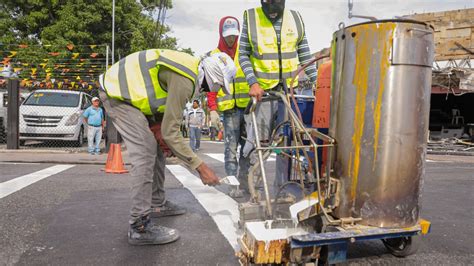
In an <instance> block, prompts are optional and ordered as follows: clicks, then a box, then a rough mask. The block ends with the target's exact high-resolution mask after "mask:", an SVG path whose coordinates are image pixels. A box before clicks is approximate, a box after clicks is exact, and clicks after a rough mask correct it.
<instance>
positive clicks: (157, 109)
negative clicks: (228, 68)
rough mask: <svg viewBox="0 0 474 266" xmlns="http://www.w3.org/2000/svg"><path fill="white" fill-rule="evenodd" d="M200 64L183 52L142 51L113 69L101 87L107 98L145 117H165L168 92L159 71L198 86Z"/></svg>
mask: <svg viewBox="0 0 474 266" xmlns="http://www.w3.org/2000/svg"><path fill="white" fill-rule="evenodd" d="M199 62H200V60H199V58H196V57H193V56H191V55H189V54H187V53H183V52H177V51H172V50H165V49H150V50H145V51H140V52H136V53H133V54H130V55H128V56H127V57H125V58H122V59H121V60H120V61H119V62H117V63H115V64H114V65H112V66H111V67H110V68H109V69H108V70H107V71H106V72H105V74H104V75H103V81H102V84H103V87H104V90H105V91H106V92H107V95H109V96H110V97H112V98H115V99H118V100H120V101H124V102H128V103H130V104H131V105H133V106H134V107H136V108H138V109H140V111H142V112H143V113H144V114H145V115H152V114H156V113H164V111H165V108H166V97H167V96H168V92H167V91H166V88H162V87H161V86H160V82H159V81H158V72H159V71H160V67H161V66H165V67H168V68H169V69H171V70H173V71H175V72H176V73H178V74H180V75H183V76H185V77H187V78H189V79H190V80H191V81H192V82H193V84H194V85H196V80H197V76H198V66H199ZM193 94H194V91H193ZM191 98H192V97H191Z"/></svg>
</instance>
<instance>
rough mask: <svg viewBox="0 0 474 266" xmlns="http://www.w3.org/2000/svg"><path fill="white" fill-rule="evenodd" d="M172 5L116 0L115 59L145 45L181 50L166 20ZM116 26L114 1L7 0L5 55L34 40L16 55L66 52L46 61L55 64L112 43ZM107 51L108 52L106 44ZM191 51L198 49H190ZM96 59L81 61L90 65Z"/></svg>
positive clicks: (2, 36) (35, 59)
mask: <svg viewBox="0 0 474 266" xmlns="http://www.w3.org/2000/svg"><path fill="white" fill-rule="evenodd" d="M169 8H172V2H171V0H141V1H136V0H116V5H115V61H117V60H118V59H119V58H121V57H123V56H126V55H128V54H130V53H133V52H135V51H140V50H144V49H150V48H167V49H178V47H177V41H176V38H174V37H172V36H169V32H170V28H169V27H168V26H166V25H163V18H165V17H166V9H169ZM111 25H112V1H110V0H2V1H1V2H0V50H2V55H3V57H2V58H4V57H6V56H8V52H9V51H10V50H11V47H9V45H12V44H14V45H18V44H29V45H30V46H29V47H28V48H26V49H21V50H19V51H18V55H17V57H16V58H15V60H17V61H18V60H19V61H21V62H28V63H29V64H33V65H35V64H36V65H38V64H41V63H42V64H44V63H45V62H44V61H42V60H43V59H44V58H45V57H47V56H48V53H51V52H55V51H60V52H61V54H60V55H58V56H56V57H54V58H51V60H48V61H47V62H46V63H47V64H48V66H50V67H51V66H53V65H54V64H56V65H57V63H58V62H61V60H63V61H64V60H66V58H71V53H72V52H75V53H81V54H82V53H88V52H89V53H90V48H89V47H88V45H91V44H98V45H102V44H110V42H111V39H112V33H111ZM68 44H73V45H74V46H75V47H74V51H68V50H67V49H64V48H65V47H66V45H68ZM35 45H39V46H35ZM58 47H61V49H58ZM102 51H103V52H101V54H102V55H101V56H102V57H103V56H104V53H105V49H102ZM186 52H188V53H192V51H191V50H190V49H189V48H188V49H186ZM90 61H91V60H88V61H87V62H85V63H84V62H83V61H81V62H82V63H81V64H86V66H87V64H88V63H90ZM75 63H77V62H72V63H70V64H71V65H74V64H75ZM42 68H45V67H44V65H43V67H42ZM43 74H44V73H43Z"/></svg>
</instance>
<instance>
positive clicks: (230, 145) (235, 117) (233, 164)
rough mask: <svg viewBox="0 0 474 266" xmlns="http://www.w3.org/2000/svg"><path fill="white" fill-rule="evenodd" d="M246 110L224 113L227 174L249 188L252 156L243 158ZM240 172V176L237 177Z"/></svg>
mask: <svg viewBox="0 0 474 266" xmlns="http://www.w3.org/2000/svg"><path fill="white" fill-rule="evenodd" d="M245 135H246V134H245V120H244V109H240V108H234V109H232V110H228V111H225V112H224V144H225V150H224V158H225V163H224V164H225V172H226V174H227V175H233V176H237V177H238V178H239V181H240V184H241V187H242V188H244V189H247V188H248V184H247V183H248V179H247V176H248V173H249V168H250V156H249V157H244V156H243V151H242V149H243V147H244V144H245V140H244V139H243V138H242V136H245ZM239 144H240V156H239V160H238V161H237V148H238V146H239ZM237 170H238V175H237Z"/></svg>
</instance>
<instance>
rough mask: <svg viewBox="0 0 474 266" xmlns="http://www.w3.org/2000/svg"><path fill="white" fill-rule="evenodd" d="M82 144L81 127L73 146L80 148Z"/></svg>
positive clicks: (82, 133)
mask: <svg viewBox="0 0 474 266" xmlns="http://www.w3.org/2000/svg"><path fill="white" fill-rule="evenodd" d="M83 144H84V128H82V127H81V131H79V136H77V140H76V141H75V142H74V146H76V147H82V145H83Z"/></svg>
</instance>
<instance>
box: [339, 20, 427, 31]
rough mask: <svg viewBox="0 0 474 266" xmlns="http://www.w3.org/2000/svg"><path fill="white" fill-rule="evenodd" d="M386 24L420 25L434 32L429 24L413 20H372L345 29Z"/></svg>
mask: <svg viewBox="0 0 474 266" xmlns="http://www.w3.org/2000/svg"><path fill="white" fill-rule="evenodd" d="M387 22H393V23H413V24H420V25H424V26H428V27H430V28H432V29H433V30H434V28H433V26H431V25H429V24H427V23H425V22H423V21H418V20H413V19H381V20H374V21H366V22H362V23H357V24H354V25H349V26H347V27H345V28H346V29H348V28H352V27H356V26H360V25H365V24H374V23H387Z"/></svg>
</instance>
